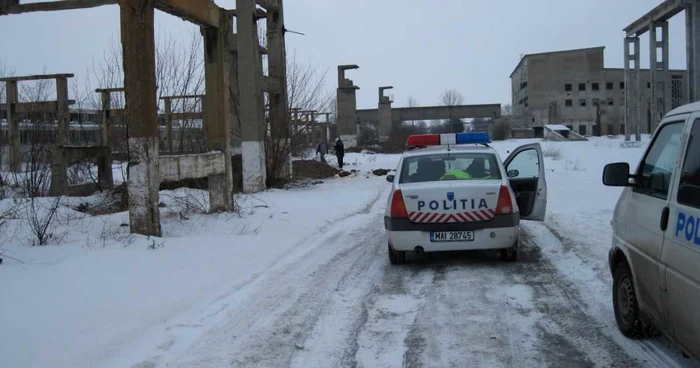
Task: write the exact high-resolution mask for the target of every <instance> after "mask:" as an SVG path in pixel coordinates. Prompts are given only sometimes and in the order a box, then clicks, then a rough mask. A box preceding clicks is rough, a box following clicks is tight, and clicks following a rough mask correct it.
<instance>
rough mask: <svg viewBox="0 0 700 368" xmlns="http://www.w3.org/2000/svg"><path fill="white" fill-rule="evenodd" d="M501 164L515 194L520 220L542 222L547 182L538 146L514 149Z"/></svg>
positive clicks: (545, 208) (540, 148) (545, 210)
mask: <svg viewBox="0 0 700 368" xmlns="http://www.w3.org/2000/svg"><path fill="white" fill-rule="evenodd" d="M503 163H504V165H505V167H506V172H507V174H508V180H509V181H510V187H511V188H512V189H513V191H514V192H515V200H516V202H517V203H518V208H519V209H520V218H521V219H523V220H534V221H544V217H545V214H546V213H547V181H546V180H545V177H544V156H543V155H542V147H541V146H540V144H539V143H533V144H526V145H523V146H520V147H518V148H516V149H515V150H514V151H513V152H512V153H511V154H510V155H509V156H508V158H506V160H505V161H504V162H503Z"/></svg>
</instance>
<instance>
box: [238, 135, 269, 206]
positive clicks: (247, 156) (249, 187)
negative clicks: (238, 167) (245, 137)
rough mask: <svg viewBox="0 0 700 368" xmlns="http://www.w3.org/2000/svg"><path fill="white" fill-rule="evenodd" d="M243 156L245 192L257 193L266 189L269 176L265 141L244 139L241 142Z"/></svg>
mask: <svg viewBox="0 0 700 368" xmlns="http://www.w3.org/2000/svg"><path fill="white" fill-rule="evenodd" d="M241 154H242V156H243V193H256V192H260V191H263V190H265V188H266V186H265V180H266V177H267V172H266V167H267V166H266V165H265V143H264V142H260V141H244V142H242V143H241Z"/></svg>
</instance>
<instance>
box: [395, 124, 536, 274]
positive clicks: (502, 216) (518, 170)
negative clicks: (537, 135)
mask: <svg viewBox="0 0 700 368" xmlns="http://www.w3.org/2000/svg"><path fill="white" fill-rule="evenodd" d="M489 142H490V138H489V136H488V134H487V133H481V132H472V133H457V134H455V133H451V134H425V135H414V136H411V137H409V138H408V141H407V143H406V145H407V147H408V150H407V151H406V152H405V153H404V154H403V156H402V157H401V160H400V161H399V164H398V167H397V169H396V175H389V176H388V177H387V181H389V182H391V183H393V187H392V191H391V194H390V196H389V201H388V203H387V209H386V214H385V217H384V227H385V228H386V231H387V235H388V238H389V244H388V246H389V260H390V261H391V263H392V264H401V263H405V262H406V252H416V253H422V252H438V251H452V250H475V249H496V250H500V251H501V258H502V259H503V260H505V261H515V260H517V252H518V226H519V223H520V219H521V218H522V219H528V220H538V221H543V220H544V217H545V212H546V209H547V184H546V181H545V176H544V173H545V171H544V164H543V159H542V151H541V148H540V145H539V144H538V143H535V144H528V145H524V146H521V147H518V148H517V149H515V150H514V151H513V152H512V153H511V154H510V156H508V158H507V159H506V160H505V162H504V163H502V162H501V159H500V157H499V156H498V153H497V152H496V150H494V149H493V148H491V147H490V146H488V143H489ZM506 168H507V170H506Z"/></svg>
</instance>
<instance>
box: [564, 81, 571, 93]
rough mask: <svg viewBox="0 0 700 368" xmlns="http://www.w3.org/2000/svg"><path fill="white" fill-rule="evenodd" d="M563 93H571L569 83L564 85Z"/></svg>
mask: <svg viewBox="0 0 700 368" xmlns="http://www.w3.org/2000/svg"><path fill="white" fill-rule="evenodd" d="M564 92H571V83H567V84H565V85H564Z"/></svg>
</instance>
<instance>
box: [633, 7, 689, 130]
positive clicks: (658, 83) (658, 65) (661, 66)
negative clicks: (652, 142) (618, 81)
mask: <svg viewBox="0 0 700 368" xmlns="http://www.w3.org/2000/svg"><path fill="white" fill-rule="evenodd" d="M681 11H685V24H686V34H685V39H686V68H687V75H685V76H684V78H683V80H684V81H685V83H684V86H682V87H681V86H679V83H678V82H677V80H680V79H679V78H676V79H674V74H677V73H675V72H674V71H672V70H669V68H668V65H669V32H668V20H669V19H670V18H672V17H673V16H675V15H676V14H678V13H680V12H681ZM623 31H624V32H625V36H626V37H625V39H624V43H625V55H624V57H625V59H624V60H625V81H626V84H625V86H626V91H627V102H628V103H627V108H626V110H625V121H627V123H628V125H629V126H630V128H631V127H632V125H635V132H636V138H637V140H640V137H639V133H640V132H644V124H641V125H642V126H641V127H639V126H638V125H637V124H639V123H641V122H644V121H647V125H648V130H647V131H652V130H653V129H655V128H656V126H657V125H658V124H659V122H660V120H661V118H662V117H663V115H664V114H665V113H666V112H668V111H670V110H671V109H672V108H674V107H675V106H677V104H676V102H677V101H678V100H681V101H682V103H688V102H696V101H698V100H700V45H698V41H700V0H665V1H663V2H662V3H661V4H659V5H658V6H657V7H655V8H654V9H652V10H651V11H650V12H649V13H647V14H646V15H644V16H642V17H641V18H639V19H637V20H636V21H634V22H633V23H632V24H630V25H629V26H627V27H626V28H625V29H624V30H623ZM647 31H648V32H649V40H650V42H649V60H650V61H649V64H650V65H651V74H649V73H646V74H647V75H646V78H645V75H644V74H645V73H644V72H643V71H640V67H639V64H640V61H641V59H640V58H641V56H640V44H639V36H641V35H642V34H644V33H646V32H647ZM669 74H670V76H669ZM645 83H646V85H647V86H651V88H649V87H647V88H648V93H647V94H646V96H645V94H644V86H645ZM679 95H680V98H679ZM645 97H646V98H645ZM649 100H650V101H654V103H651V104H649V103H646V104H645V101H649ZM645 114H646V116H648V119H644V116H645ZM635 123H636V124H635ZM630 130H631V129H630ZM626 138H627V139H628V140H629V139H630V132H629V131H628V132H627V137H626Z"/></svg>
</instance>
